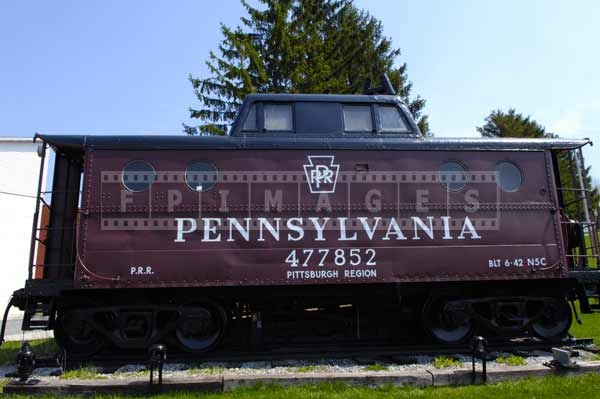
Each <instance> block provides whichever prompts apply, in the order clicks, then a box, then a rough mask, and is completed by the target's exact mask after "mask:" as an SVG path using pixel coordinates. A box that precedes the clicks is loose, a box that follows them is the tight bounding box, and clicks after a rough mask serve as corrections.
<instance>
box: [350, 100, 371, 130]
mask: <svg viewBox="0 0 600 399" xmlns="http://www.w3.org/2000/svg"><path fill="white" fill-rule="evenodd" d="M344 130H345V131H347V132H372V131H373V119H372V118H371V107H369V106H368V105H344Z"/></svg>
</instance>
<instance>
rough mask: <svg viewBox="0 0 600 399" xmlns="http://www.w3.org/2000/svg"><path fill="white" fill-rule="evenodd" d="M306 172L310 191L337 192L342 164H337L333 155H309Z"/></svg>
mask: <svg viewBox="0 0 600 399" xmlns="http://www.w3.org/2000/svg"><path fill="white" fill-rule="evenodd" d="M308 162H309V163H308V164H305V165H303V166H304V173H305V174H306V180H307V181H308V186H309V188H310V192H311V193H313V194H331V193H334V192H335V183H336V182H337V176H338V172H339V170H340V165H336V164H335V163H334V162H335V157H334V156H333V155H309V156H308Z"/></svg>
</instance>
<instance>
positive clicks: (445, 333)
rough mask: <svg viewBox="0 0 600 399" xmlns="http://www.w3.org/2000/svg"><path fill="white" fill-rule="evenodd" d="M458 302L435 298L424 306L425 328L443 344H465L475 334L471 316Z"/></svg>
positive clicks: (453, 299) (423, 318)
mask: <svg viewBox="0 0 600 399" xmlns="http://www.w3.org/2000/svg"><path fill="white" fill-rule="evenodd" d="M457 301H458V299H457V298H452V297H444V296H435V297H430V298H429V299H428V300H427V302H426V303H425V306H423V314H422V322H423V327H424V328H425V330H426V331H427V332H428V333H429V335H431V336H432V337H433V338H434V339H435V340H436V341H438V342H441V343H443V344H457V343H460V342H464V341H466V340H467V339H468V338H469V337H470V336H471V335H472V333H473V322H472V320H471V316H470V315H469V314H468V311H467V309H466V308H465V307H462V306H459V305H458V304H457V303H456V302H457Z"/></svg>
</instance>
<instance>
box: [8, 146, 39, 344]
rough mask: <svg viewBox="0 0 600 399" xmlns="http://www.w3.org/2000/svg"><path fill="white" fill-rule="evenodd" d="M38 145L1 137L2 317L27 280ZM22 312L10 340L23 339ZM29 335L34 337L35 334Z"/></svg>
mask: <svg viewBox="0 0 600 399" xmlns="http://www.w3.org/2000/svg"><path fill="white" fill-rule="evenodd" d="M37 146H38V144H37V143H34V142H33V140H32V139H31V138H30V137H27V138H25V137H24V138H8V137H0V253H1V254H2V267H0V307H1V311H0V318H2V317H4V309H5V308H6V305H7V304H8V300H9V298H10V295H11V294H12V293H13V291H15V290H17V289H19V288H23V286H24V284H25V280H26V279H27V268H28V263H29V248H30V243H31V227H32V223H33V214H34V212H35V198H36V195H37V185H38V178H39V171H40V157H39V156H38V155H37ZM42 187H45V182H44V184H43V185H42ZM21 313H22V312H20V311H19V310H18V309H14V308H13V309H12V310H11V313H10V314H9V317H8V323H7V337H6V338H7V339H20V338H21V333H20V329H21V317H22V315H21ZM38 335H39V333H38ZM28 336H30V338H31V334H28ZM35 337H37V336H35Z"/></svg>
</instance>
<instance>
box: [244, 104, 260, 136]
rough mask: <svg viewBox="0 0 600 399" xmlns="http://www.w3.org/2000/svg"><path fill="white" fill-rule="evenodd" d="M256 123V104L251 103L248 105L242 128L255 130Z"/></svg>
mask: <svg viewBox="0 0 600 399" xmlns="http://www.w3.org/2000/svg"><path fill="white" fill-rule="evenodd" d="M257 128H258V124H257V123H256V104H252V106H251V107H250V111H248V116H247V117H246V122H245V123H244V128H243V130H245V131H253V130H257Z"/></svg>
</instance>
